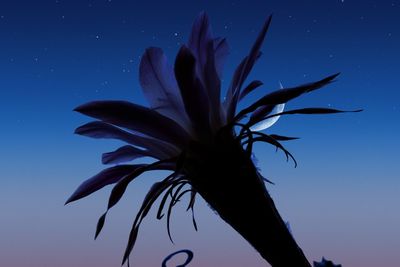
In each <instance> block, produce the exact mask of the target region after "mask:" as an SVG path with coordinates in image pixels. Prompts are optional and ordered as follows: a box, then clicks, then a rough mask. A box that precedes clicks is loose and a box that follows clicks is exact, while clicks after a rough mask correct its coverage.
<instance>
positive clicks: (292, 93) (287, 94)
mask: <svg viewBox="0 0 400 267" xmlns="http://www.w3.org/2000/svg"><path fill="white" fill-rule="evenodd" d="M339 74H340V73H336V74H334V75H331V76H328V77H326V78H324V79H322V80H319V81H316V82H313V83H307V84H304V85H300V86H297V87H293V88H284V89H279V90H277V91H274V92H272V93H269V94H267V95H265V96H263V97H262V98H260V99H259V100H257V101H256V102H255V103H253V104H252V105H250V106H249V107H247V108H245V109H243V110H241V111H240V112H239V113H238V114H237V115H236V117H235V120H240V119H241V118H242V117H243V116H244V115H246V114H248V113H250V112H253V111H254V110H256V109H257V108H258V107H261V106H266V105H276V104H282V103H286V102H288V101H290V100H292V99H294V98H296V97H299V96H300V95H302V94H304V93H309V92H311V91H314V90H317V89H320V88H322V87H324V86H325V85H328V84H330V83H331V82H333V80H334V79H335V78H336V77H337V76H338V75H339Z"/></svg>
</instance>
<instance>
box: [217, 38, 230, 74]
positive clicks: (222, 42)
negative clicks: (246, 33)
mask: <svg viewBox="0 0 400 267" xmlns="http://www.w3.org/2000/svg"><path fill="white" fill-rule="evenodd" d="M214 55H215V69H216V70H217V73H218V76H219V78H220V79H221V78H222V71H223V68H224V65H225V61H226V58H227V57H228V55H229V45H228V42H227V41H226V39H225V38H215V39H214Z"/></svg>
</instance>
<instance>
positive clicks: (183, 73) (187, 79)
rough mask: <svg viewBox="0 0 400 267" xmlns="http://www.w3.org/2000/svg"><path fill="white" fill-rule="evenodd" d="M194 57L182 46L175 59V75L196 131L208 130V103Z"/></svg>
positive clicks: (205, 131)
mask: <svg viewBox="0 0 400 267" xmlns="http://www.w3.org/2000/svg"><path fill="white" fill-rule="evenodd" d="M195 64H196V59H195V58H194V56H193V55H192V53H191V52H190V50H189V49H188V48H186V47H185V46H182V47H181V49H180V50H179V53H178V55H177V57H176V61H175V76H176V79H177V81H178V85H179V90H180V92H181V95H182V98H183V103H184V105H185V110H186V113H187V114H188V116H189V118H190V119H191V121H192V123H193V126H194V127H195V129H196V131H199V132H204V133H208V132H209V131H210V121H209V113H210V112H209V110H210V108H209V103H208V97H207V95H206V93H205V91H204V88H203V86H202V84H201V82H200V80H199V79H198V77H197V76H196V72H195V68H196V66H195Z"/></svg>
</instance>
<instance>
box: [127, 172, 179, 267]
mask: <svg viewBox="0 0 400 267" xmlns="http://www.w3.org/2000/svg"><path fill="white" fill-rule="evenodd" d="M172 175H173V174H172ZM172 175H170V176H168V177H167V178H165V179H164V180H163V181H161V182H157V183H155V184H153V186H152V187H151V188H150V190H149V192H147V194H146V196H145V199H144V200H143V203H142V206H141V207H140V210H139V212H138V213H137V215H136V218H135V220H134V222H133V225H132V229H131V232H130V234H129V238H128V244H127V245H126V249H125V253H124V257H123V259H122V265H123V264H124V263H125V262H126V260H128V258H129V255H130V254H131V252H132V249H133V247H134V245H135V243H136V239H137V235H138V232H139V226H140V224H141V222H142V221H143V219H144V218H145V217H146V215H147V214H148V212H149V211H150V209H151V207H152V205H153V204H154V202H155V201H156V200H157V198H158V197H159V196H160V195H161V194H162V192H164V190H166V189H167V188H168V187H169V186H170V185H171V183H172V182H173V180H171V179H170V178H171V177H172Z"/></svg>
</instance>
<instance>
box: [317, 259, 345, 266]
mask: <svg viewBox="0 0 400 267" xmlns="http://www.w3.org/2000/svg"><path fill="white" fill-rule="evenodd" d="M314 267H342V265H341V264H339V265H336V264H334V263H333V262H332V261H327V260H326V259H325V258H324V257H322V261H321V262H315V261H314Z"/></svg>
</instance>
